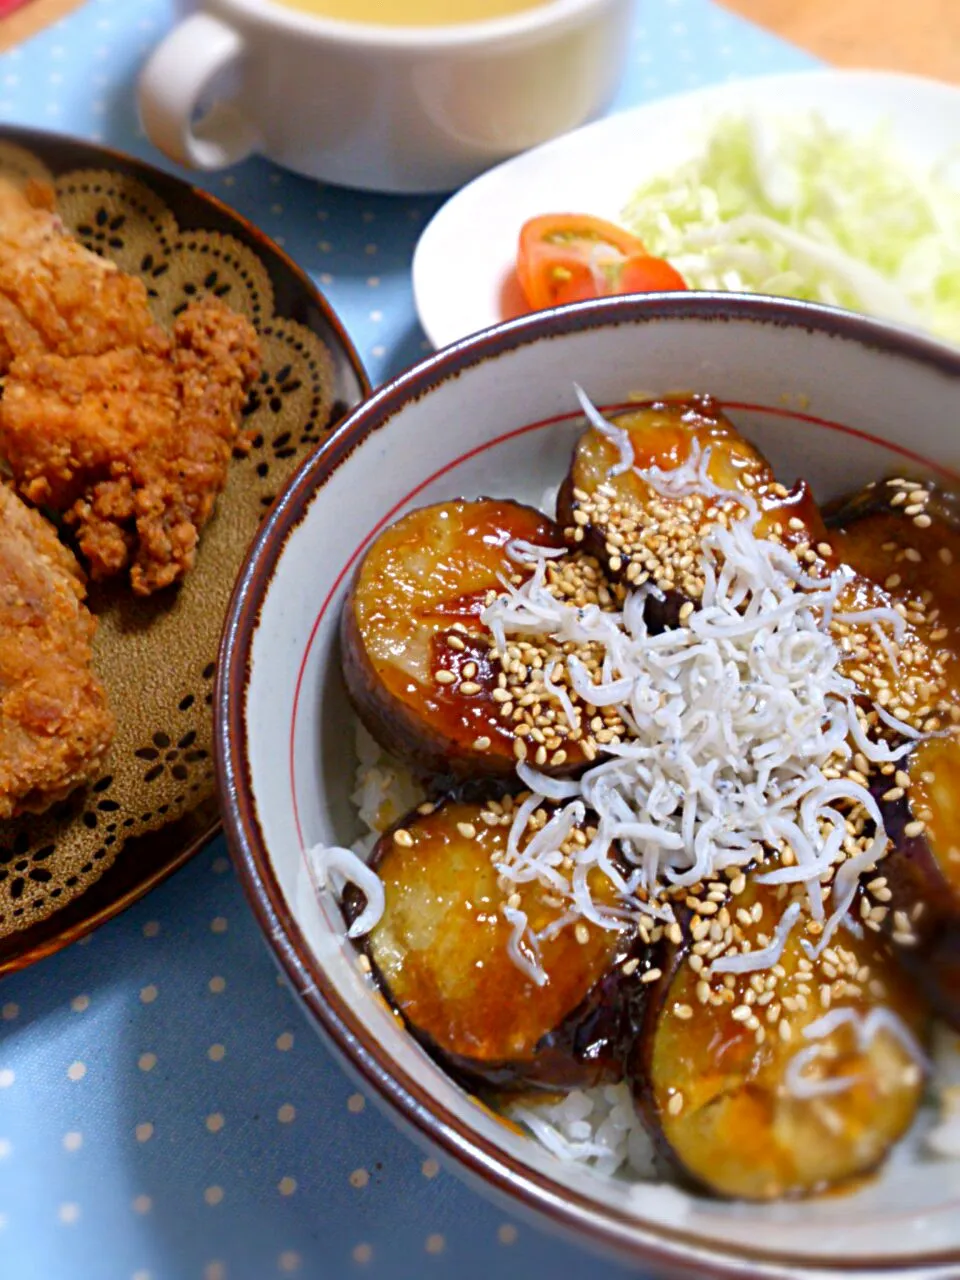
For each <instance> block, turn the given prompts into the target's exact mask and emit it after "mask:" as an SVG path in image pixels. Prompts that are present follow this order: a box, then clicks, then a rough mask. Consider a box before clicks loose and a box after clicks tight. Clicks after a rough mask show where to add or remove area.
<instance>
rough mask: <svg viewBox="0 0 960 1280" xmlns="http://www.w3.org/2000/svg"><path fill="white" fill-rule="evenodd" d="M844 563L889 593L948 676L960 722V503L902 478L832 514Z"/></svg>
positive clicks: (857, 496) (842, 505)
mask: <svg viewBox="0 0 960 1280" xmlns="http://www.w3.org/2000/svg"><path fill="white" fill-rule="evenodd" d="M825 514H826V518H827V521H828V524H829V526H830V529H831V535H830V537H831V541H832V542H833V544H834V547H835V551H836V554H837V556H838V557H839V558H840V559H841V560H842V561H843V562H844V563H845V564H847V565H849V566H851V567H852V568H853V569H855V570H856V572H857V573H858V574H860V575H861V576H862V577H863V578H865V579H869V580H870V581H871V582H874V583H877V584H879V585H882V587H883V588H884V590H885V591H886V592H888V593H889V595H890V597H891V599H892V600H893V601H895V602H899V603H900V604H901V605H903V606H905V607H906V608H907V610H908V613H909V616H910V621H911V625H912V626H914V627H915V628H916V629H917V632H918V634H919V636H920V638H921V640H922V641H923V643H924V644H925V645H926V646H927V648H928V649H929V651H930V653H931V654H932V655H933V658H934V659H935V661H936V663H937V665H938V666H939V667H941V668H943V672H942V674H943V677H944V678H945V681H946V685H947V687H948V689H949V693H950V695H951V701H952V703H953V704H954V705H956V707H957V711H956V716H955V720H954V723H956V722H957V721H960V590H958V588H957V573H958V572H960V498H958V496H957V495H956V494H952V493H947V492H945V491H944V490H942V489H938V488H937V487H936V486H935V485H932V484H929V483H927V482H925V481H920V480H910V479H907V478H904V477H902V476H897V477H895V478H894V479H892V480H887V481H880V482H878V483H877V484H871V485H868V486H867V487H866V488H865V489H862V490H860V491H859V492H858V493H856V494H854V495H853V496H851V497H848V498H845V499H842V500H840V501H839V502H836V503H834V504H832V505H831V506H830V507H829V508H828V509H827V511H826V513H825Z"/></svg>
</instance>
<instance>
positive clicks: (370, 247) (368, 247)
mask: <svg viewBox="0 0 960 1280" xmlns="http://www.w3.org/2000/svg"><path fill="white" fill-rule="evenodd" d="M363 252H364V253H366V254H369V255H370V256H371V257H372V256H373V254H375V253H376V252H377V246H376V245H375V244H365V245H364V246H363Z"/></svg>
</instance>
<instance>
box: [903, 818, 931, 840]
mask: <svg viewBox="0 0 960 1280" xmlns="http://www.w3.org/2000/svg"><path fill="white" fill-rule="evenodd" d="M926 825H927V824H926V823H925V822H921V821H920V820H919V819H917V820H916V821H914V822H908V823H907V825H906V826H905V827H904V828H903V834H904V835H905V836H906V837H907V839H908V840H913V839H914V838H915V837H916V836H919V835H922V834H923V832H924V830H925V829H926Z"/></svg>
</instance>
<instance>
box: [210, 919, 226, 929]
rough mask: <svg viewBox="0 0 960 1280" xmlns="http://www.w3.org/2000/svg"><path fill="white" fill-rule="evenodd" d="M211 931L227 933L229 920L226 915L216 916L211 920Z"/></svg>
mask: <svg viewBox="0 0 960 1280" xmlns="http://www.w3.org/2000/svg"><path fill="white" fill-rule="evenodd" d="M210 932H211V933H226V932H227V921H226V917H224V916H214V918H213V919H212V920H211V921H210Z"/></svg>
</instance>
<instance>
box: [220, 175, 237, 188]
mask: <svg viewBox="0 0 960 1280" xmlns="http://www.w3.org/2000/svg"><path fill="white" fill-rule="evenodd" d="M236 181H237V180H236V178H235V177H234V176H233V174H232V173H228V174H227V176H226V177H225V178H224V180H223V185H224V186H225V187H232V186H233V185H234V184H235V183H236Z"/></svg>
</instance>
